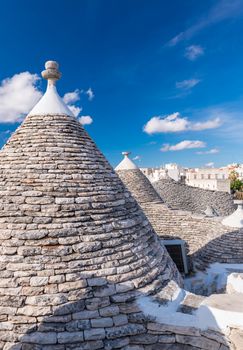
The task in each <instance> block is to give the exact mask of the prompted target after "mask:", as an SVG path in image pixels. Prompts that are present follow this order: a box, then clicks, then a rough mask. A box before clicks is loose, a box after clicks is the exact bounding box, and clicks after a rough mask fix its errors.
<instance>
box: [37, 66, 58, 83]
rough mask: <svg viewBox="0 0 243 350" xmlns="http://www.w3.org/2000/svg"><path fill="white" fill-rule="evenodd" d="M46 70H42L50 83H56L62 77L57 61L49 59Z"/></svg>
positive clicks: (42, 73) (43, 75)
mask: <svg viewBox="0 0 243 350" xmlns="http://www.w3.org/2000/svg"><path fill="white" fill-rule="evenodd" d="M45 68H46V69H45V70H43V71H42V72H41V75H42V77H43V78H44V79H47V80H48V82H49V83H51V84H53V85H55V82H56V81H57V80H59V79H60V78H61V73H60V72H59V70H58V68H59V64H58V63H57V62H56V61H47V62H46V63H45Z"/></svg>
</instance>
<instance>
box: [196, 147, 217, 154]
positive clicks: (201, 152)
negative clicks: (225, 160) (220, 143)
mask: <svg viewBox="0 0 243 350" xmlns="http://www.w3.org/2000/svg"><path fill="white" fill-rule="evenodd" d="M196 153H197V154H216V153H219V149H218V148H212V149H210V150H208V151H200V152H196Z"/></svg>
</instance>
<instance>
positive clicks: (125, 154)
mask: <svg viewBox="0 0 243 350" xmlns="http://www.w3.org/2000/svg"><path fill="white" fill-rule="evenodd" d="M129 154H131V152H127V151H126V152H122V155H123V156H125V157H128V156H129Z"/></svg>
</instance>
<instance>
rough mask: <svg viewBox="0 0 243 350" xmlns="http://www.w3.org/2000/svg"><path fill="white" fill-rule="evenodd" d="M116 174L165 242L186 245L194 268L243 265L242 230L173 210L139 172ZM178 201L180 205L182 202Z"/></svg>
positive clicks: (175, 193) (210, 219) (121, 171)
mask: <svg viewBox="0 0 243 350" xmlns="http://www.w3.org/2000/svg"><path fill="white" fill-rule="evenodd" d="M117 173H118V175H119V177H120V178H121V180H122V181H123V183H124V184H125V185H126V187H127V188H128V190H129V191H131V193H132V195H133V196H134V197H135V198H136V200H137V201H138V203H139V205H140V206H141V208H142V209H143V211H144V213H145V215H146V217H147V218H148V219H149V221H150V223H151V224H152V226H153V228H154V230H155V231H156V233H157V234H158V235H159V236H160V237H161V238H162V239H165V240H166V239H182V240H184V241H185V242H186V247H187V253H188V255H189V260H190V265H191V267H193V266H194V267H195V268H199V269H202V270H204V269H205V268H206V267H208V265H209V264H211V263H214V262H219V263H235V264H238V263H243V230H242V229H232V228H231V227H225V226H224V225H222V224H221V220H222V218H217V217H216V218H209V217H205V216H204V215H199V214H196V213H192V212H190V211H185V210H176V209H172V208H171V206H168V205H167V203H164V202H163V200H162V199H160V198H159V197H158V193H156V191H155V189H154V188H153V186H152V184H151V183H150V182H149V181H147V178H146V177H145V175H144V174H143V173H142V172H141V171H140V170H139V169H127V170H118V171H117ZM144 178H145V179H146V180H144ZM160 181H161V182H160V183H162V181H163V183H166V184H167V185H168V187H169V186H170V184H171V183H172V185H173V186H174V181H173V180H160ZM158 183H159V182H158ZM178 186H183V185H175V188H174V190H175V192H174V196H175V197H176V198H179V196H180V192H178V193H177V192H176V188H177V187H178ZM184 187H187V186H184ZM168 191H170V188H169V190H168ZM204 192H209V191H204ZM161 195H162V193H161ZM223 195H225V194H224V193H223ZM226 195H227V194H226ZM194 200H195V201H196V198H195V199H194ZM176 201H177V202H176V203H179V202H180V201H181V199H180V198H179V199H176ZM165 202H166V200H165ZM172 204H173V203H172Z"/></svg>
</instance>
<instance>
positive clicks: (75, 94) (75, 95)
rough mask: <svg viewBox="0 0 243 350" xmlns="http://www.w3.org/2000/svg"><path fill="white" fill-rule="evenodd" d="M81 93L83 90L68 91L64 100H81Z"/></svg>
mask: <svg viewBox="0 0 243 350" xmlns="http://www.w3.org/2000/svg"><path fill="white" fill-rule="evenodd" d="M80 93H81V91H80V90H78V89H76V90H75V91H72V92H67V93H66V94H65V95H64V96H63V101H64V102H65V103H67V104H70V103H74V102H77V101H79V100H80Z"/></svg>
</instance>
